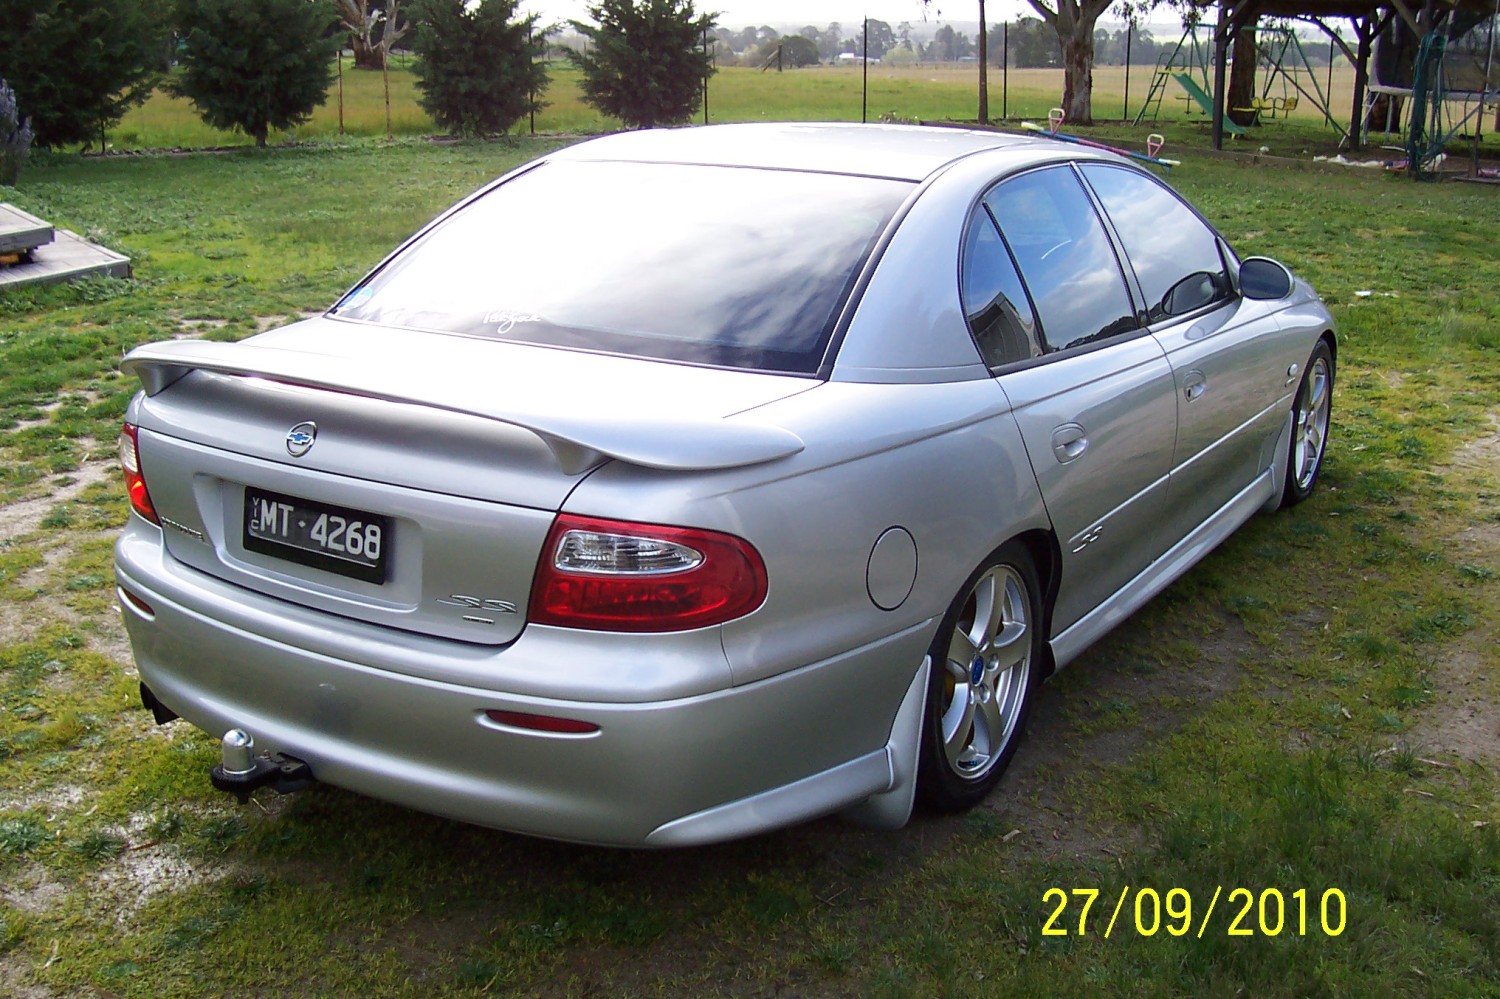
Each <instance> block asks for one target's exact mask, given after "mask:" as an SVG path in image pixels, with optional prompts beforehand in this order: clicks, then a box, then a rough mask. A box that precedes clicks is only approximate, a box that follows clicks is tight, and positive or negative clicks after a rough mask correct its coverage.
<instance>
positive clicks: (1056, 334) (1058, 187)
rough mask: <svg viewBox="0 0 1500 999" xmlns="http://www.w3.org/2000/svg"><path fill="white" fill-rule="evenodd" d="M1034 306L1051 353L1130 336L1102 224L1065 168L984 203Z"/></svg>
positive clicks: (1009, 185)
mask: <svg viewBox="0 0 1500 999" xmlns="http://www.w3.org/2000/svg"><path fill="white" fill-rule="evenodd" d="M985 203H986V204H987V205H989V208H990V211H991V212H992V213H993V214H994V216H995V221H996V222H998V223H1000V231H1001V232H1002V233H1004V234H1005V241H1006V242H1007V243H1008V244H1010V248H1011V251H1012V252H1013V253H1014V254H1015V257H1016V264H1017V265H1018V266H1019V267H1020V268H1021V276H1022V277H1024V278H1025V279H1026V287H1027V288H1028V289H1030V291H1031V297H1032V301H1034V302H1035V303H1036V311H1037V316H1038V318H1039V319H1040V320H1041V326H1042V339H1043V340H1044V341H1045V342H1046V345H1047V349H1048V350H1065V349H1066V348H1068V347H1077V346H1081V345H1082V344H1086V343H1092V342H1094V341H1096V340H1103V339H1106V338H1108V337H1112V336H1115V335H1117V334H1119V333H1125V332H1128V331H1129V330H1132V329H1135V328H1136V327H1137V325H1139V324H1138V323H1137V322H1136V317H1135V308H1134V306H1132V305H1131V302H1130V293H1129V292H1128V291H1127V290H1126V287H1125V276H1124V275H1123V274H1122V273H1121V272H1120V263H1119V261H1118V260H1117V259H1116V258H1115V251H1114V247H1113V246H1112V245H1111V244H1110V241H1109V236H1108V234H1107V233H1106V232H1105V230H1104V223H1103V222H1101V221H1100V220H1099V215H1098V214H1097V213H1096V212H1095V211H1094V205H1093V202H1091V201H1090V200H1089V198H1088V194H1087V193H1086V192H1085V191H1084V189H1083V185H1082V184H1081V183H1080V182H1079V180H1078V177H1077V176H1076V175H1074V173H1073V171H1072V169H1071V168H1069V167H1053V168H1049V169H1046V170H1035V171H1032V172H1031V173H1026V174H1022V175H1021V176H1019V177H1015V178H1013V179H1011V180H1008V181H1006V182H1004V183H1003V184H1001V185H1000V186H998V187H996V188H995V189H994V190H993V191H991V192H990V193H989V194H988V195H987V196H986V197H985Z"/></svg>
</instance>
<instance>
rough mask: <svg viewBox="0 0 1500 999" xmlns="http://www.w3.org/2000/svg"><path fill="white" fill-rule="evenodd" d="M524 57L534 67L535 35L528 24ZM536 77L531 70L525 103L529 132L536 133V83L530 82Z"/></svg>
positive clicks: (527, 81) (527, 82)
mask: <svg viewBox="0 0 1500 999" xmlns="http://www.w3.org/2000/svg"><path fill="white" fill-rule="evenodd" d="M526 57H527V58H528V59H530V60H531V63H532V67H531V68H532V69H533V70H535V69H536V37H535V36H534V35H533V34H532V31H531V28H530V26H528V27H527V28H526ZM535 79H536V74H535V72H533V73H532V74H531V75H530V76H529V77H528V78H527V80H526V103H527V105H528V113H529V117H530V118H531V134H532V135H535V134H536V84H534V83H533V82H531V81H532V80H535Z"/></svg>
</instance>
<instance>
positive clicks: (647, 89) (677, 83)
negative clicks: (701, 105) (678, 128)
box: [568, 0, 716, 128]
mask: <svg viewBox="0 0 1500 999" xmlns="http://www.w3.org/2000/svg"><path fill="white" fill-rule="evenodd" d="M588 14H589V17H591V18H593V19H594V20H595V22H597V23H596V24H583V23H580V22H578V21H569V22H568V23H569V24H571V25H572V26H573V28H574V29H576V30H577V31H579V32H581V33H583V34H584V35H586V36H588V38H589V39H590V40H591V41H592V42H593V45H592V47H591V50H590V51H587V52H583V53H577V52H570V53H568V58H569V59H570V60H571V61H572V62H573V64H574V65H576V66H577V67H578V68H579V70H580V71H582V73H583V81H582V89H583V100H584V102H585V103H586V104H589V105H591V106H592V107H595V108H597V109H598V110H600V111H602V112H603V113H604V114H607V115H610V116H612V117H614V118H618V119H619V120H620V121H621V122H623V123H624V125H625V127H626V128H651V127H653V126H656V125H675V124H680V123H682V122H685V121H687V120H688V119H689V118H691V117H692V115H693V112H694V111H696V110H697V109H698V102H699V101H700V100H701V99H702V86H703V81H704V80H705V79H707V77H708V76H709V74H710V73H712V72H713V67H712V66H711V65H710V63H709V60H708V55H707V53H705V52H704V51H703V45H702V42H703V34H704V32H705V31H707V30H708V29H709V28H710V27H712V26H713V21H714V17H715V16H716V15H713V14H703V15H701V16H700V15H698V14H697V13H696V12H695V11H694V9H693V2H692V0H599V2H598V3H596V4H594V5H593V6H591V7H589V8H588Z"/></svg>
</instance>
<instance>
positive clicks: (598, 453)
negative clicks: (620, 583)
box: [120, 340, 804, 475]
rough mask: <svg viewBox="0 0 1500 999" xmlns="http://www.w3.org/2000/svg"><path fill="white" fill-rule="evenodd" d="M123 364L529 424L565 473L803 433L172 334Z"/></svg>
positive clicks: (145, 379)
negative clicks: (430, 387) (507, 395)
mask: <svg viewBox="0 0 1500 999" xmlns="http://www.w3.org/2000/svg"><path fill="white" fill-rule="evenodd" d="M120 370H121V371H123V372H125V373H126V374H133V375H135V376H136V377H138V378H139V379H140V380H141V387H142V388H144V389H145V390H146V394H147V395H156V394H157V393H159V392H161V391H162V390H163V389H166V388H167V387H168V386H170V385H171V384H172V383H173V382H176V381H177V380H178V379H180V378H182V377H184V376H185V375H187V374H188V373H189V372H192V371H213V372H217V373H219V374H226V375H244V376H247V377H254V378H268V379H271V380H273V381H279V382H287V383H289V384H293V385H305V386H308V387H310V388H318V389H329V390H332V391H335V392H343V393H347V394H351V395H358V396H363V397H366V398H370V399H383V400H385V401H387V402H396V403H405V404H408V405H413V406H425V407H427V408H429V409H438V410H443V411H446V412H450V413H462V414H464V415H466V416H477V417H480V418H482V419H486V420H494V421H495V422H497V423H504V424H508V425H510V426H514V427H520V428H522V429H524V430H529V431H531V432H532V433H534V434H536V435H537V436H538V437H540V438H541V439H542V441H543V442H544V443H545V444H546V445H547V447H548V448H550V449H551V451H552V454H553V456H554V457H556V459H557V463H558V465H559V466H561V468H562V470H563V472H565V473H566V474H568V475H577V474H579V473H581V472H583V471H586V470H587V469H589V468H592V467H593V466H594V465H596V464H598V463H599V462H600V461H602V460H604V459H605V458H615V459H618V460H619V461H623V462H627V463H629V464H632V465H642V466H644V467H646V468H661V469H668V470H672V471H693V470H700V469H716V468H739V467H742V466H745V465H758V464H761V463H762V462H767V461H775V460H776V459H778V458H787V457H790V456H791V455H794V454H797V453H798V452H800V451H801V450H802V449H803V447H804V445H803V443H802V439H801V438H799V437H798V436H797V435H796V434H794V433H792V432H791V431H789V430H785V429H783V428H781V427H774V426H770V425H769V424H764V423H746V422H739V421H731V420H727V419H726V420H701V419H684V420H678V419H666V418H660V417H657V418H645V419H637V418H634V417H632V418H630V419H622V420H610V421H605V420H601V419H600V418H598V417H597V416H595V417H575V416H572V415H569V414H567V413H560V412H546V413H537V412H524V411H520V410H516V409H514V408H505V407H504V406H502V405H500V404H492V403H489V402H488V401H486V400H472V399H466V398H457V397H456V396H457V395H459V394H458V393H452V392H449V393H447V394H446V396H445V395H444V394H443V393H441V392H427V393H423V392H420V391H414V387H415V382H416V381H417V379H415V378H413V377H412V376H411V374H410V373H404V372H392V371H391V370H390V369H388V368H376V367H373V366H370V365H361V364H360V363H359V362H356V361H351V360H350V359H348V358H345V357H333V356H330V355H328V354H311V353H307V352H304V351H296V350H283V349H281V348H277V347H256V346H251V345H249V344H244V343H221V342H216V341H210V340H173V341H168V342H164V343H152V344H147V345H145V346H143V347H137V348H136V349H135V350H132V351H131V352H130V353H129V354H127V355H125V359H124V360H123V361H121V362H120Z"/></svg>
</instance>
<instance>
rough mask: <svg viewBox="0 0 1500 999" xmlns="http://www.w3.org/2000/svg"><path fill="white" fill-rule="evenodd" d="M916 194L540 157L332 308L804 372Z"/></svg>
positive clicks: (818, 177)
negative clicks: (857, 280)
mask: <svg viewBox="0 0 1500 999" xmlns="http://www.w3.org/2000/svg"><path fill="white" fill-rule="evenodd" d="M911 190H912V185H911V184H908V183H905V182H901V181H892V180H880V179H872V178H866V177H849V176H836V175H831V174H816V173H800V172H795V171H773V170H753V169H736V168H729V167H712V166H695V165H681V164H651V163H619V162H597V163H596V162H566V161H562V162H554V163H546V164H543V165H541V166H539V167H536V168H535V169H533V170H531V171H529V172H527V173H525V174H522V175H521V176H519V177H516V178H513V179H512V180H510V181H508V182H506V183H505V184H502V185H500V186H499V187H497V188H495V189H494V190H492V191H491V192H489V193H488V194H486V195H484V196H483V197H481V198H479V199H478V200H476V201H474V202H473V203H472V204H470V205H468V206H467V207H466V208H464V209H463V210H462V211H460V212H458V213H456V214H455V215H453V216H452V217H451V218H449V219H447V220H446V221H445V222H443V223H442V224H441V225H440V226H438V227H437V228H435V229H433V230H432V231H431V232H429V233H428V234H427V235H425V236H424V237H423V238H422V239H421V240H420V241H418V242H417V243H415V244H413V245H412V246H410V247H408V248H407V249H406V250H405V251H403V252H402V253H401V254H400V255H399V256H397V257H396V258H395V259H394V260H392V261H391V262H390V263H389V264H387V265H386V266H385V267H384V268H382V269H381V270H380V271H379V272H378V273H377V274H375V275H374V276H373V277H371V279H370V280H368V281H367V282H365V283H364V284H363V285H361V286H360V287H358V288H356V289H355V290H354V291H353V292H351V293H350V294H349V295H347V296H345V298H344V300H343V301H341V302H340V303H339V304H338V306H336V307H335V309H334V314H335V315H338V316H342V317H345V318H350V319H358V320H363V321H367V322H372V323H381V324H387V325H394V326H405V327H410V328H414V329H428V330H436V331H442V332H453V333H463V334H467V335H471V336H482V337H494V338H496V339H503V340H517V341H523V342H526V343H536V344H544V345H550V346H560V347H572V348H578V349H585V350H599V351H605V352H609V353H619V354H630V355H635V356H640V357H653V358H662V359H667V360H682V361H689V362H693V363H700V364H713V365H720V366H726V367H736V368H749V369H754V370H763V371H779V372H792V373H811V372H815V371H816V370H817V369H818V367H819V365H820V364H821V362H822V359H823V355H824V351H825V349H826V347H827V346H828V342H829V339H830V337H831V335H832V332H833V326H834V323H835V322H836V321H837V318H838V315H839V312H840V309H841V307H842V305H843V304H844V301H845V299H847V297H848V295H849V293H850V290H851V288H852V286H853V282H854V279H855V277H856V276H857V274H858V273H859V270H860V267H861V265H862V264H863V263H864V261H865V259H866V258H867V257H868V255H869V253H870V251H871V249H872V248H873V247H874V245H875V243H876V241H877V240H878V238H879V236H880V234H881V232H882V231H884V229H885V227H886V225H887V223H888V222H889V221H890V219H891V217H892V216H893V215H894V214H895V212H896V209H897V208H898V207H899V206H900V205H901V203H902V201H903V200H904V199H905V198H906V197H907V195H908V194H910V193H911Z"/></svg>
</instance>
